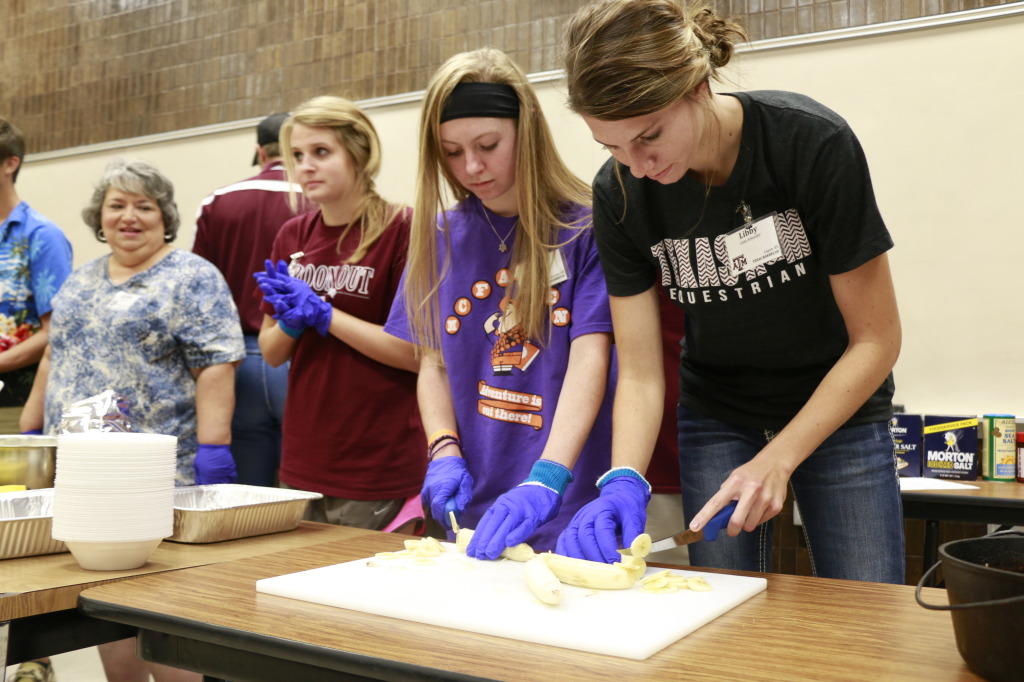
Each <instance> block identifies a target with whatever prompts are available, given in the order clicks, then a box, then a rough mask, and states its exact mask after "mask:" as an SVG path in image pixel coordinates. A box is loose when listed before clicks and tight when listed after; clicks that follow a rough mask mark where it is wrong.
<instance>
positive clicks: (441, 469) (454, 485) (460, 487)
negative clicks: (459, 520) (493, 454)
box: [420, 457, 473, 530]
mask: <svg viewBox="0 0 1024 682" xmlns="http://www.w3.org/2000/svg"><path fill="white" fill-rule="evenodd" d="M420 499H421V500H423V506H424V507H426V508H427V509H430V515H431V516H432V517H434V520H435V521H437V522H438V523H440V524H441V525H442V526H444V527H445V528H447V529H448V530H451V529H452V522H451V520H450V519H449V518H448V513H447V512H446V511H445V504H446V503H448V502H449V501H450V500H454V501H455V515H456V516H458V515H459V514H461V513H462V512H463V510H464V509H465V508H466V505H467V504H469V501H470V500H472V499H473V477H472V476H470V475H469V470H468V469H467V468H466V460H464V459H462V458H461V457H438V458H437V459H435V460H434V461H432V462H431V463H430V464H429V465H428V466H427V476H426V478H425V479H424V480H423V490H422V491H421V492H420ZM449 508H451V506H450V505H449Z"/></svg>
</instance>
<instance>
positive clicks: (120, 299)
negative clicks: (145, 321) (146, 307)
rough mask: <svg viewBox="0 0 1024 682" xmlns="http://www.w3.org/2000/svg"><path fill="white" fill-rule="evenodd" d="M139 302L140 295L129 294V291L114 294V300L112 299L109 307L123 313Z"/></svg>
mask: <svg viewBox="0 0 1024 682" xmlns="http://www.w3.org/2000/svg"><path fill="white" fill-rule="evenodd" d="M138 300H139V295H138V294H129V293H128V292H127V291H119V292H117V293H116V294H114V297H113V298H112V299H110V303H109V304H108V305H107V307H108V308H110V309H111V310H119V311H122V312H123V311H125V310H128V309H130V308H131V307H132V306H133V305H135V302H136V301H138Z"/></svg>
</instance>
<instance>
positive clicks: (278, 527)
mask: <svg viewBox="0 0 1024 682" xmlns="http://www.w3.org/2000/svg"><path fill="white" fill-rule="evenodd" d="M321 497H323V495H321V494H320V493H308V492H304V491H302V490H285V489H283V488H265V487H262V486H255V485H236V484H231V483H221V484H217V485H197V486H192V487H186V488H176V489H175V490H174V535H172V536H171V537H169V538H167V539H168V540H171V541H172V542H189V543H203V542H221V541H222V540H234V539H236V538H247V537H251V536H253V535H266V534H268V533H280V532H283V531H286V530H292V529H293V528H295V527H296V526H298V525H299V522H300V521H302V517H303V515H305V513H306V507H307V506H309V502H310V501H311V500H319V499H320V498H321Z"/></svg>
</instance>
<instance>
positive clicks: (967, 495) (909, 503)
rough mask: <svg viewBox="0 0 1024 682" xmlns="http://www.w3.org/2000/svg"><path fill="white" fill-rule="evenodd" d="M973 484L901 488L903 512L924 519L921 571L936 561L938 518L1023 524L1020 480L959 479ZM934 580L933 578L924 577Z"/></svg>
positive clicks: (1023, 514)
mask: <svg viewBox="0 0 1024 682" xmlns="http://www.w3.org/2000/svg"><path fill="white" fill-rule="evenodd" d="M962 483H964V484H966V485H973V486H977V488H970V489H968V488H959V489H952V490H905V491H901V492H900V496H901V497H902V498H903V516H904V517H905V518H911V519H924V520H925V533H924V569H923V570H924V571H927V570H928V569H929V568H930V567H931V566H932V565H934V564H935V562H936V561H938V544H939V522H941V521H957V522H960V523H992V524H998V525H1001V526H1024V483H1016V482H1006V481H984V480H977V481H962ZM928 582H929V584H934V583H933V580H929V581H928Z"/></svg>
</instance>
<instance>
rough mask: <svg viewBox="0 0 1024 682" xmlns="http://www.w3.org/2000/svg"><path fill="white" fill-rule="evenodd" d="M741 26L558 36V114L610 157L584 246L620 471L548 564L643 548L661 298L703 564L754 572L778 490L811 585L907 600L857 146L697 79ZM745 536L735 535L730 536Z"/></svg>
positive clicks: (882, 313) (891, 298)
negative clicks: (669, 318)
mask: <svg viewBox="0 0 1024 682" xmlns="http://www.w3.org/2000/svg"><path fill="white" fill-rule="evenodd" d="M743 37H744V36H743V32H742V29H741V28H740V27H739V26H738V25H736V24H735V23H732V22H731V21H728V20H725V19H722V18H720V17H718V16H717V15H716V14H715V13H714V12H713V11H712V10H710V9H707V8H703V7H699V8H691V9H686V8H683V7H681V6H680V5H679V4H677V3H676V2H673V1H672V0H610V1H605V2H595V3H592V4H590V5H587V6H585V7H583V8H582V9H581V10H580V11H579V12H578V13H577V14H576V15H575V16H574V17H573V18H572V19H571V20H570V22H569V24H568V26H567V30H566V39H567V43H568V44H567V57H566V71H567V76H568V82H569V103H570V107H571V108H572V109H573V110H574V111H576V113H579V114H580V115H582V116H583V118H584V120H585V122H586V123H587V125H588V127H589V128H590V130H591V132H592V133H593V136H594V139H595V140H597V141H598V142H599V143H601V144H602V145H604V146H605V147H606V148H607V149H608V150H609V151H610V152H611V155H612V157H613V158H612V159H609V161H608V163H606V164H605V166H604V167H603V168H602V169H601V171H600V172H599V173H598V175H597V177H596V179H595V181H594V229H595V234H596V237H597V241H598V246H599V249H600V253H601V261H602V266H603V268H604V271H605V276H606V279H607V283H608V292H609V294H610V295H611V310H612V318H613V323H614V328H615V341H616V346H617V352H618V358H619V388H618V391H617V394H616V405H615V413H614V414H615V423H614V427H613V434H614V440H613V445H612V464H613V468H612V469H611V470H610V471H609V472H608V473H606V474H605V475H604V476H602V477H601V479H600V480H599V481H598V486H599V487H600V488H601V495H600V497H599V498H598V499H597V500H595V501H594V502H592V503H590V504H589V505H588V506H586V507H584V508H583V509H582V510H581V511H580V512H579V513H577V515H576V517H575V518H574V519H573V521H572V522H571V524H570V525H569V527H568V528H567V529H566V531H565V532H564V533H563V534H562V536H561V537H560V539H559V543H558V551H559V552H560V553H563V554H568V555H571V556H577V557H583V558H587V559H593V560H603V561H614V560H615V558H616V553H615V549H617V548H618V547H619V546H620V543H621V544H622V545H625V546H628V545H629V543H630V542H631V541H632V539H633V538H634V537H635V536H636V535H637V534H638V533H640V532H642V529H643V525H644V519H645V514H646V511H645V510H646V504H647V500H648V498H649V490H650V488H649V486H648V485H647V482H646V481H645V480H644V477H643V473H644V472H645V471H646V467H647V464H648V461H649V459H650V455H651V451H652V449H653V446H654V442H655V439H656V437H657V433H658V426H659V423H660V419H661V409H662V400H663V397H662V396H663V394H664V380H663V373H662V371H661V369H660V366H659V364H658V363H657V362H655V361H654V359H656V358H658V357H660V355H661V349H660V347H659V343H660V342H659V339H660V334H659V331H658V330H659V325H660V322H659V317H658V299H657V290H656V288H655V287H656V286H658V285H660V286H662V287H663V288H664V289H665V291H666V293H667V294H668V295H669V297H670V298H671V299H672V300H673V301H674V302H676V303H677V304H679V305H680V306H681V307H682V308H683V309H684V310H685V311H686V316H687V318H686V325H687V335H686V340H685V345H684V350H683V354H682V360H681V363H680V377H681V391H680V405H679V430H680V468H681V476H682V480H681V483H682V490H683V502H684V509H685V513H686V516H687V518H688V519H689V520H690V527H691V528H692V529H694V530H698V529H700V528H702V527H703V526H704V525H705V524H706V523H707V522H708V520H709V519H710V518H711V517H712V516H714V515H715V514H716V513H717V512H719V511H720V510H721V509H723V508H724V507H725V506H726V505H728V504H729V503H730V502H731V501H733V500H735V501H736V502H737V506H736V510H735V512H734V513H733V514H732V516H731V519H730V521H729V529H728V535H729V536H730V537H724V536H720V539H719V540H717V541H716V542H714V543H711V542H703V543H698V544H696V545H692V546H691V550H690V551H691V555H690V556H691V561H692V563H693V564H695V565H701V566H719V567H724V568H734V569H744V570H754V571H765V570H768V569H769V561H770V556H771V521H770V520H771V519H772V518H773V517H774V516H775V515H777V514H778V513H779V511H780V509H781V508H782V504H783V501H784V500H785V497H786V495H787V489H788V488H790V487H792V490H793V493H794V498H795V499H796V500H797V502H798V503H799V508H800V512H801V515H802V517H803V521H804V529H805V532H806V535H807V541H808V548H809V552H810V555H811V562H812V566H813V568H814V570H815V573H816V574H817V575H820V576H825V577H835V578H849V579H858V580H873V581H879V582H895V583H902V582H903V580H904V565H903V563H904V560H903V531H902V520H901V519H902V515H901V507H900V498H899V485H898V479H897V474H896V467H895V458H894V456H893V446H892V441H891V439H890V437H889V433H888V420H889V418H890V417H891V414H892V392H893V383H892V374H891V370H892V367H893V365H894V363H895V361H896V358H897V356H898V354H899V349H900V339H901V337H900V323H899V314H898V312H897V308H896V297H895V293H894V291H893V285H892V279H891V276H890V272H889V265H888V260H887V257H886V251H887V250H888V249H889V248H891V247H892V240H891V239H890V237H889V234H888V231H887V230H886V228H885V224H884V222H883V221H882V218H881V216H880V215H879V212H878V208H877V205H876V203H875V199H874V195H873V192H872V189H871V180H870V176H869V173H868V169H867V164H866V161H865V159H864V154H863V151H862V150H861V147H860V145H859V143H858V142H857V139H856V136H855V135H854V134H853V132H852V131H851V130H850V129H849V126H848V125H847V124H846V122H845V121H844V120H843V119H842V118H841V117H839V116H838V115H836V114H835V113H834V112H832V111H830V110H829V109H827V108H826V107H824V106H822V105H821V104H818V103H817V102H815V101H814V100H811V99H810V98H807V97H804V96H802V95H797V94H794V93H786V92H768V91H764V92H750V93H737V94H721V93H716V92H712V90H711V88H710V85H709V83H710V80H711V79H712V78H714V77H715V76H716V73H717V70H718V69H719V68H720V67H722V66H724V65H725V64H726V63H728V61H729V59H730V57H731V56H732V53H733V49H734V42H735V41H738V40H740V39H743ZM741 530H742V531H747V532H740V531H741Z"/></svg>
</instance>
